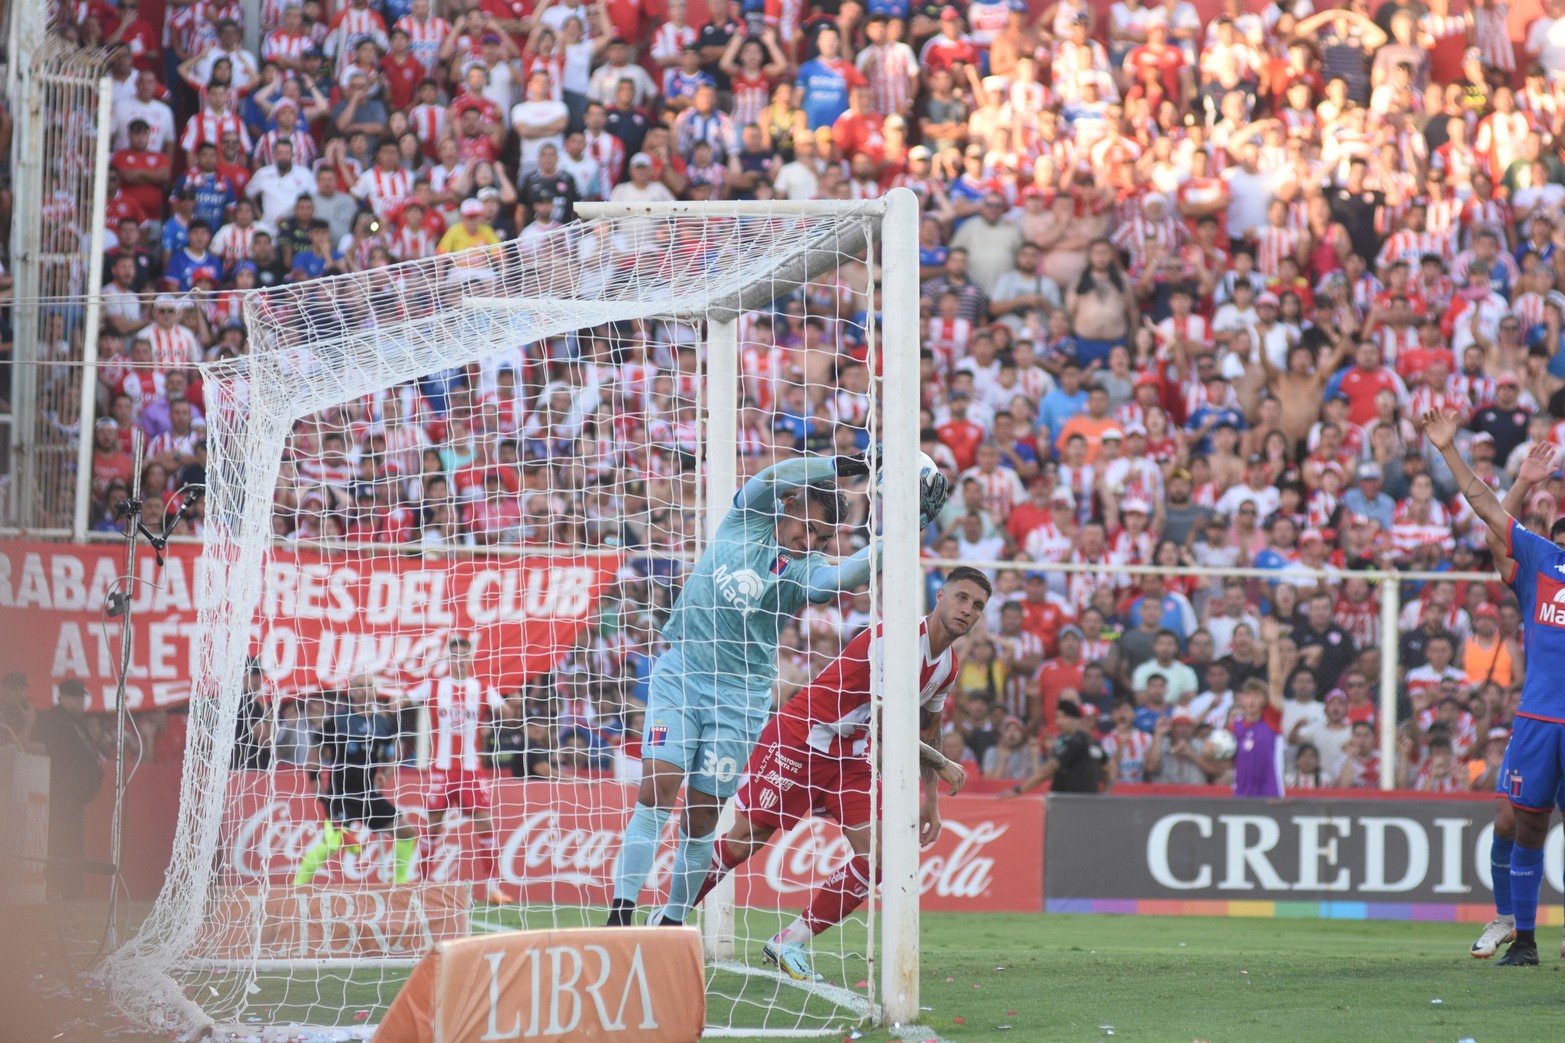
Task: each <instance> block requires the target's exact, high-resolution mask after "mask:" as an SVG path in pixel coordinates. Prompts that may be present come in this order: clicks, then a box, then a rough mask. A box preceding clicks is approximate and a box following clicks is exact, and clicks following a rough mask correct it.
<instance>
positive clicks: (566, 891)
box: [220, 770, 1043, 912]
mask: <svg viewBox="0 0 1565 1043" xmlns="http://www.w3.org/2000/svg"><path fill="white" fill-rule="evenodd" d="M230 785H231V793H232V798H233V799H232V800H231V801H230V808H231V809H232V813H231V816H230V818H229V820H228V822H227V823H226V826H225V829H224V831H223V848H222V852H221V855H222V857H221V860H220V865H221V866H222V868H223V873H224V883H225V884H227V885H229V886H253V885H255V884H257V883H261V882H269V883H273V884H276V885H278V886H285V885H286V884H287V882H288V881H289V880H290V879H291V878H292V876H293V872H294V870H295V869H296V868H297V867H298V861H299V856H300V855H301V854H302V853H303V851H304V849H305V848H306V847H307V846H309V844H310V843H311V842H312V841H313V840H315V838H316V837H317V835H318V834H319V832H320V830H321V828H322V825H321V811H320V808H319V805H318V803H317V802H316V800H315V796H314V791H313V789H312V788H311V783H310V780H309V778H308V776H307V775H306V774H305V773H303V772H300V771H291V770H280V771H276V772H270V773H260V772H254V773H240V774H237V775H235V776H234V777H233V778H232V779H231V781H230ZM420 798H421V792H420V789H419V777H418V775H417V774H416V773H413V772H404V773H403V774H402V778H401V779H400V780H399V783H398V786H397V793H396V795H395V799H396V802H397V804H398V806H399V807H400V808H401V809H402V812H403V814H405V815H406V816H408V817H409V818H410V819H411V820H413V821H415V822H420V823H422V821H423V817H424V816H423V809H422V805H421V799H420ZM494 798H495V811H494V814H495V819H496V821H497V823H498V826H499V830H500V873H501V875H502V877H503V878H504V879H505V881H506V882H507V883H508V884H509V885H511V886H513V887H514V888H515V889H516V890H517V891H518V892H519V895H520V898H521V900H522V901H523V902H526V903H536V904H556V905H607V903H608V898H609V889H610V886H611V883H612V874H613V868H614V859H615V856H616V855H617V854H618V853H619V839H620V830H621V829H623V828H624V825H625V822H626V820H627V819H628V818H629V817H630V812H631V808H632V806H633V804H634V803H635V789H634V787H632V786H630V785H627V784H624V783H617V782H607V781H602V782H599V781H545V780H528V781H521V780H511V779H506V780H501V781H498V782H497V783H496V785H495V788H494ZM941 818H942V822H943V828H942V830H941V834H940V838H939V840H937V841H936V843H935V844H934V845H933V846H931V847H929V848H928V849H926V850H925V851H924V853H923V860H922V863H921V865H920V880H921V883H922V891H923V905H924V908H926V909H941V910H961V909H966V910H983V911H995V912H1037V911H1039V910H1040V909H1041V908H1042V905H1043V843H1042V838H1043V804H1042V803H1041V802H1039V801H1033V800H1018V801H1004V800H996V799H994V798H991V797H982V796H961V797H955V798H948V799H946V800H944V801H942V803H941ZM447 821H448V827H447V829H446V830H445V831H444V832H443V833H442V834H440V835H438V836H436V837H435V838H434V840H433V843H432V844H431V847H430V853H429V855H428V858H427V860H425V861H423V862H422V863H421V865H420V867H419V873H420V876H421V878H422V879H423V880H424V881H426V882H430V883H445V882H455V881H462V880H469V879H471V876H472V866H473V861H472V850H471V845H470V836H471V834H470V831H469V830H468V828H467V826H466V825H465V824H463V823H459V822H456V821H455V819H454V817H453V818H448V820H447ZM676 829H677V827H676V825H675V823H674V822H672V821H671V822H670V824H669V827H668V830H667V832H666V834H665V836H664V838H663V845H662V847H661V849H660V850H659V853H658V859H657V862H656V864H655V866H654V868H653V872H652V875H651V877H650V878H649V879H648V887H649V888H651V889H653V890H656V891H659V892H661V891H662V890H663V889H664V888H665V887H666V882H667V879H668V870H669V867H670V866H671V865H672V863H673V857H674V845H675V843H676V841H677V832H676ZM848 853H849V849H848V844H847V841H846V840H844V839H843V836H842V833H841V831H840V830H838V829H837V827H836V825H835V824H833V823H832V822H830V821H828V820H824V819H806V820H805V821H804V822H802V823H800V824H799V825H798V826H797V827H795V828H794V829H792V830H790V831H788V832H786V833H783V834H780V835H779V836H777V837H776V838H774V839H773V841H772V843H770V844H769V845H767V847H766V848H765V849H764V850H762V851H761V853H760V854H758V855H757V856H756V857H755V858H754V859H752V860H751V862H750V864H749V865H748V866H746V867H745V868H744V869H743V870H741V871H740V872H739V873H738V874H737V876H736V892H735V893H736V900H737V901H738V902H739V903H740V904H741V905H750V906H757V907H765V908H777V907H782V908H802V907H803V905H804V904H805V902H806V900H807V898H808V895H809V892H810V891H811V890H812V889H813V888H814V887H815V886H816V885H817V884H819V883H821V882H823V881H824V880H825V879H826V878H827V877H828V876H830V875H831V873H832V872H833V871H834V870H836V869H837V867H838V866H840V865H841V864H842V863H843V862H845V861H847V858H848ZM390 869H391V842H390V838H389V836H386V835H371V836H370V837H369V838H368V839H367V840H366V842H365V843H364V844H363V846H362V848H361V849H360V850H359V851H358V852H357V853H356V854H355V853H345V854H344V855H343V856H342V857H341V858H340V859H338V860H337V861H335V862H334V864H333V865H332V866H331V868H330V875H328V874H326V873H323V874H322V876H321V877H320V880H321V882H322V883H326V882H327V881H328V880H336V881H340V882H344V883H376V882H385V881H386V880H388V879H389V874H390Z"/></svg>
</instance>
